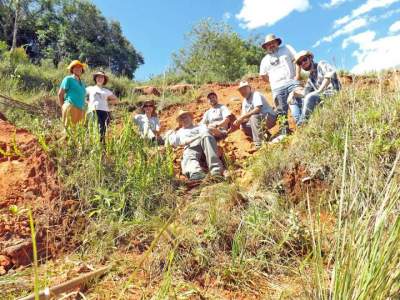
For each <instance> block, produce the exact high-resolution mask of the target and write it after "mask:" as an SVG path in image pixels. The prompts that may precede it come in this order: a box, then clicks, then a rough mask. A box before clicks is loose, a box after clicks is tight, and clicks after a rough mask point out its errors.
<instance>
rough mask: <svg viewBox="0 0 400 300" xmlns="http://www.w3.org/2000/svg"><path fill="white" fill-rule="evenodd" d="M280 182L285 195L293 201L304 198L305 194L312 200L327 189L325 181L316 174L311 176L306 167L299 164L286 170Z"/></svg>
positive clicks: (296, 201)
mask: <svg viewBox="0 0 400 300" xmlns="http://www.w3.org/2000/svg"><path fill="white" fill-rule="evenodd" d="M282 183H283V189H284V193H285V195H286V197H287V198H288V199H289V200H291V201H292V202H294V203H298V202H300V201H302V200H304V199H306V197H307V196H308V197H309V198H310V200H313V199H314V198H315V197H317V196H318V195H321V193H323V192H326V191H327V189H328V183H327V182H326V181H324V180H323V179H321V178H319V177H318V176H312V174H310V173H309V172H308V170H307V169H306V167H304V166H303V165H300V164H297V165H296V166H295V167H293V168H292V169H289V170H286V172H285V173H284V174H283V177H282Z"/></svg>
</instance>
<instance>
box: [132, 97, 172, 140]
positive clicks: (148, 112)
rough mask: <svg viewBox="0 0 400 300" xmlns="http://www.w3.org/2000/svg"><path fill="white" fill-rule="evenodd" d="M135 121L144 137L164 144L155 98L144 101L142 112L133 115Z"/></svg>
mask: <svg viewBox="0 0 400 300" xmlns="http://www.w3.org/2000/svg"><path fill="white" fill-rule="evenodd" d="M133 122H134V123H135V124H136V125H137V126H138V128H139V133H140V135H141V136H142V137H143V138H146V139H149V140H150V141H152V142H155V143H157V144H158V145H163V144H164V141H163V139H162V138H161V136H160V130H161V126H160V120H159V119H158V116H157V111H156V104H155V102H154V101H153V100H146V101H144V102H143V104H142V107H141V110H140V113H139V114H137V115H136V116H134V117H133Z"/></svg>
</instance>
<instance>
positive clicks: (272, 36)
mask: <svg viewBox="0 0 400 300" xmlns="http://www.w3.org/2000/svg"><path fill="white" fill-rule="evenodd" d="M273 41H278V43H279V45H280V44H282V39H280V38H278V37H276V36H275V34H268V35H267V36H266V37H265V41H264V43H263V44H262V45H261V47H263V48H265V46H266V45H267V44H268V43H270V42H273Z"/></svg>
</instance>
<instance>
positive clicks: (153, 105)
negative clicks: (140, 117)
mask: <svg viewBox="0 0 400 300" xmlns="http://www.w3.org/2000/svg"><path fill="white" fill-rule="evenodd" d="M143 107H144V108H146V107H154V105H143Z"/></svg>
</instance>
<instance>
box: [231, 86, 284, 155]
mask: <svg viewBox="0 0 400 300" xmlns="http://www.w3.org/2000/svg"><path fill="white" fill-rule="evenodd" d="M238 90H239V93H240V94H241V95H242V97H243V102H242V113H241V116H240V117H239V118H238V119H237V120H236V121H235V122H233V126H234V127H238V126H239V125H241V127H242V130H243V132H244V133H245V134H246V135H247V136H250V137H251V138H252V140H253V143H254V146H255V148H256V149H259V148H260V147H261V145H262V141H263V138H264V133H265V130H263V129H266V133H267V134H268V135H270V134H269V131H268V130H269V129H271V128H272V127H274V126H275V124H276V114H275V112H274V111H273V109H272V107H271V106H270V105H269V104H268V103H267V101H266V99H265V97H264V96H263V95H262V94H261V93H260V92H257V91H253V90H252V88H251V86H250V84H249V83H248V82H247V81H241V82H240V84H239V88H238Z"/></svg>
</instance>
